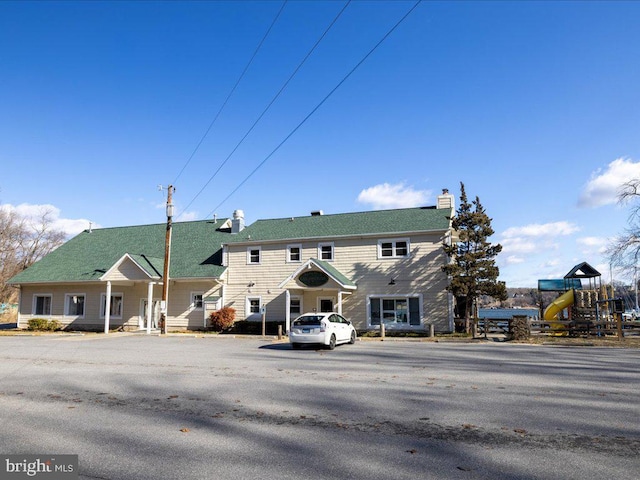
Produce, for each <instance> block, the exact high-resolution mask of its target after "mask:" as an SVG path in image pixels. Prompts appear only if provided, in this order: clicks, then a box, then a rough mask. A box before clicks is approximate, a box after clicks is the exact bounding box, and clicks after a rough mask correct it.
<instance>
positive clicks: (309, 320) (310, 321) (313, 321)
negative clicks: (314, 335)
mask: <svg viewBox="0 0 640 480" xmlns="http://www.w3.org/2000/svg"><path fill="white" fill-rule="evenodd" d="M322 318H323V317H322V316H321V315H309V316H308V317H302V318H299V319H297V320H296V321H295V322H293V324H294V325H297V326H301V325H320V320H322Z"/></svg>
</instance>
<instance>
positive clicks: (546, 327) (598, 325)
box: [537, 262, 638, 338]
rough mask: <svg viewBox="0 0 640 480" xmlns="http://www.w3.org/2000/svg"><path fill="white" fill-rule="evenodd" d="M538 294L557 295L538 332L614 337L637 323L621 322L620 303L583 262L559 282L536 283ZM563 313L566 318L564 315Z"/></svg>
mask: <svg viewBox="0 0 640 480" xmlns="http://www.w3.org/2000/svg"><path fill="white" fill-rule="evenodd" d="M538 290H539V291H541V292H544V291H546V292H549V291H552V292H560V293H561V294H560V295H559V296H558V297H557V298H556V299H555V300H553V301H552V302H551V303H550V304H549V305H548V306H547V307H546V308H545V309H544V313H543V315H542V318H541V320H540V322H539V325H537V326H538V327H539V331H540V333H546V334H549V335H557V336H575V335H598V336H603V335H617V336H618V337H620V338H622V336H623V335H624V331H627V330H628V331H629V333H632V332H633V331H634V330H636V328H637V327H638V323H637V322H635V321H634V322H627V321H624V320H623V315H622V314H623V313H624V310H625V309H624V301H623V300H622V299H619V298H614V295H613V291H611V292H610V291H609V290H608V288H607V287H606V286H603V285H602V281H601V275H600V273H599V272H598V271H597V270H596V269H595V268H593V267H592V266H591V265H589V264H588V263H586V262H583V263H580V264H578V265H576V266H575V267H573V268H572V269H571V271H569V273H567V274H566V275H565V276H564V278H562V279H553V280H538ZM565 312H566V315H565Z"/></svg>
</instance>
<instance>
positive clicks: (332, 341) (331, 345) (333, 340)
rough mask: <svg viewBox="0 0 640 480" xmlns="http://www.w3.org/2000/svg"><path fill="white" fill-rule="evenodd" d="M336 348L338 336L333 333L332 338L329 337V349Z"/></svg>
mask: <svg viewBox="0 0 640 480" xmlns="http://www.w3.org/2000/svg"><path fill="white" fill-rule="evenodd" d="M334 348H336V336H335V335H334V334H331V338H330V339H329V350H333V349H334Z"/></svg>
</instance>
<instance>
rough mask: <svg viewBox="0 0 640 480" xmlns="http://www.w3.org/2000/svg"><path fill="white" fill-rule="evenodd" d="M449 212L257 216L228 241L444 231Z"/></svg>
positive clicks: (418, 210)
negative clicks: (276, 217)
mask: <svg viewBox="0 0 640 480" xmlns="http://www.w3.org/2000/svg"><path fill="white" fill-rule="evenodd" d="M450 215H451V210H450V209H436V208H435V207H424V208H403V209H395V210H376V211H369V212H359V213H340V214H334V215H317V216H306V217H290V218H281V219H274V220H258V221H256V222H254V223H253V224H251V225H250V226H248V227H246V228H245V229H244V230H242V231H241V232H240V233H238V234H235V235H231V236H230V237H229V240H228V242H229V243H236V242H260V241H277V240H294V239H305V238H325V237H327V238H330V237H344V236H353V235H378V234H399V233H409V232H411V233H414V232H424V231H444V230H446V229H447V228H449V216H450Z"/></svg>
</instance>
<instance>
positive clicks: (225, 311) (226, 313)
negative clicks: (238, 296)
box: [209, 307, 236, 332]
mask: <svg viewBox="0 0 640 480" xmlns="http://www.w3.org/2000/svg"><path fill="white" fill-rule="evenodd" d="M235 321H236V310H235V308H231V307H222V308H221V309H220V310H217V311H215V312H213V313H212V314H211V315H209V327H210V328H211V330H213V331H214V332H221V331H223V330H226V329H227V328H230V327H231V326H232V325H233V322H235Z"/></svg>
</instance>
